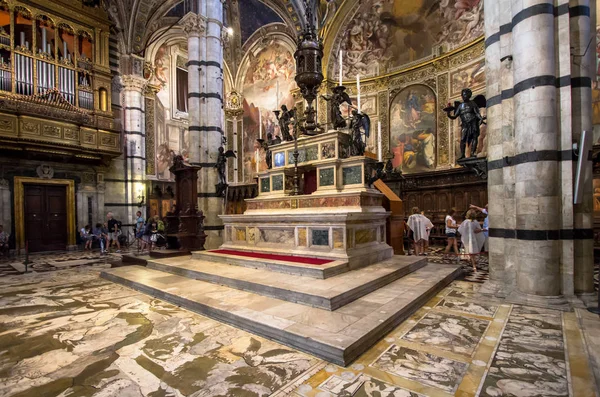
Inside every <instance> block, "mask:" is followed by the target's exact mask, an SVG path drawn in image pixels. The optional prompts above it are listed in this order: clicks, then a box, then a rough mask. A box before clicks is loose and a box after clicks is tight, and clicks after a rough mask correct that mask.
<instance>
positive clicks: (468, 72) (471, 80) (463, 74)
mask: <svg viewBox="0 0 600 397" xmlns="http://www.w3.org/2000/svg"><path fill="white" fill-rule="evenodd" d="M484 86H485V60H484V59H482V60H480V61H478V62H475V63H474V64H471V65H468V66H465V67H462V68H460V69H457V70H455V71H453V72H452V73H451V74H450V87H451V88H450V97H451V98H455V97H456V98H460V93H461V92H462V90H463V89H464V88H470V89H471V91H473V92H476V91H477V90H479V89H481V88H482V87H484Z"/></svg>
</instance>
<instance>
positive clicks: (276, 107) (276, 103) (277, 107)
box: [275, 80, 279, 109]
mask: <svg viewBox="0 0 600 397" xmlns="http://www.w3.org/2000/svg"><path fill="white" fill-rule="evenodd" d="M275 109H279V80H277V94H276V97H275Z"/></svg>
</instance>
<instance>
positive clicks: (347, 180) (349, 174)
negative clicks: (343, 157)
mask: <svg viewBox="0 0 600 397" xmlns="http://www.w3.org/2000/svg"><path fill="white" fill-rule="evenodd" d="M361 183H362V166H360V165H355V166H352V167H345V168H342V184H343V185H356V184H361Z"/></svg>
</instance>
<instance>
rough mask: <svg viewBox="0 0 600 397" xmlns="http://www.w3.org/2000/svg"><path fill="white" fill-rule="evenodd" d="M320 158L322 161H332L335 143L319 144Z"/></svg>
mask: <svg viewBox="0 0 600 397" xmlns="http://www.w3.org/2000/svg"><path fill="white" fill-rule="evenodd" d="M321 158H322V159H334V158H335V142H327V143H323V144H321Z"/></svg>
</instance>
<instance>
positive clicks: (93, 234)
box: [79, 212, 122, 254]
mask: <svg viewBox="0 0 600 397" xmlns="http://www.w3.org/2000/svg"><path fill="white" fill-rule="evenodd" d="M121 226H122V225H121V222H120V221H118V220H116V219H115V218H114V216H113V213H112V212H109V213H108V214H106V222H104V223H99V222H98V223H96V226H95V227H93V228H92V227H91V226H90V225H85V226H84V227H82V228H81V230H80V232H79V235H80V236H81V240H82V241H84V242H85V245H84V247H83V249H84V250H89V251H91V250H92V245H93V244H94V241H98V242H99V244H100V252H101V253H102V254H106V253H108V251H109V249H110V247H112V246H115V247H116V248H117V250H116V252H121V243H120V242H119V236H120V235H121Z"/></svg>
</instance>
